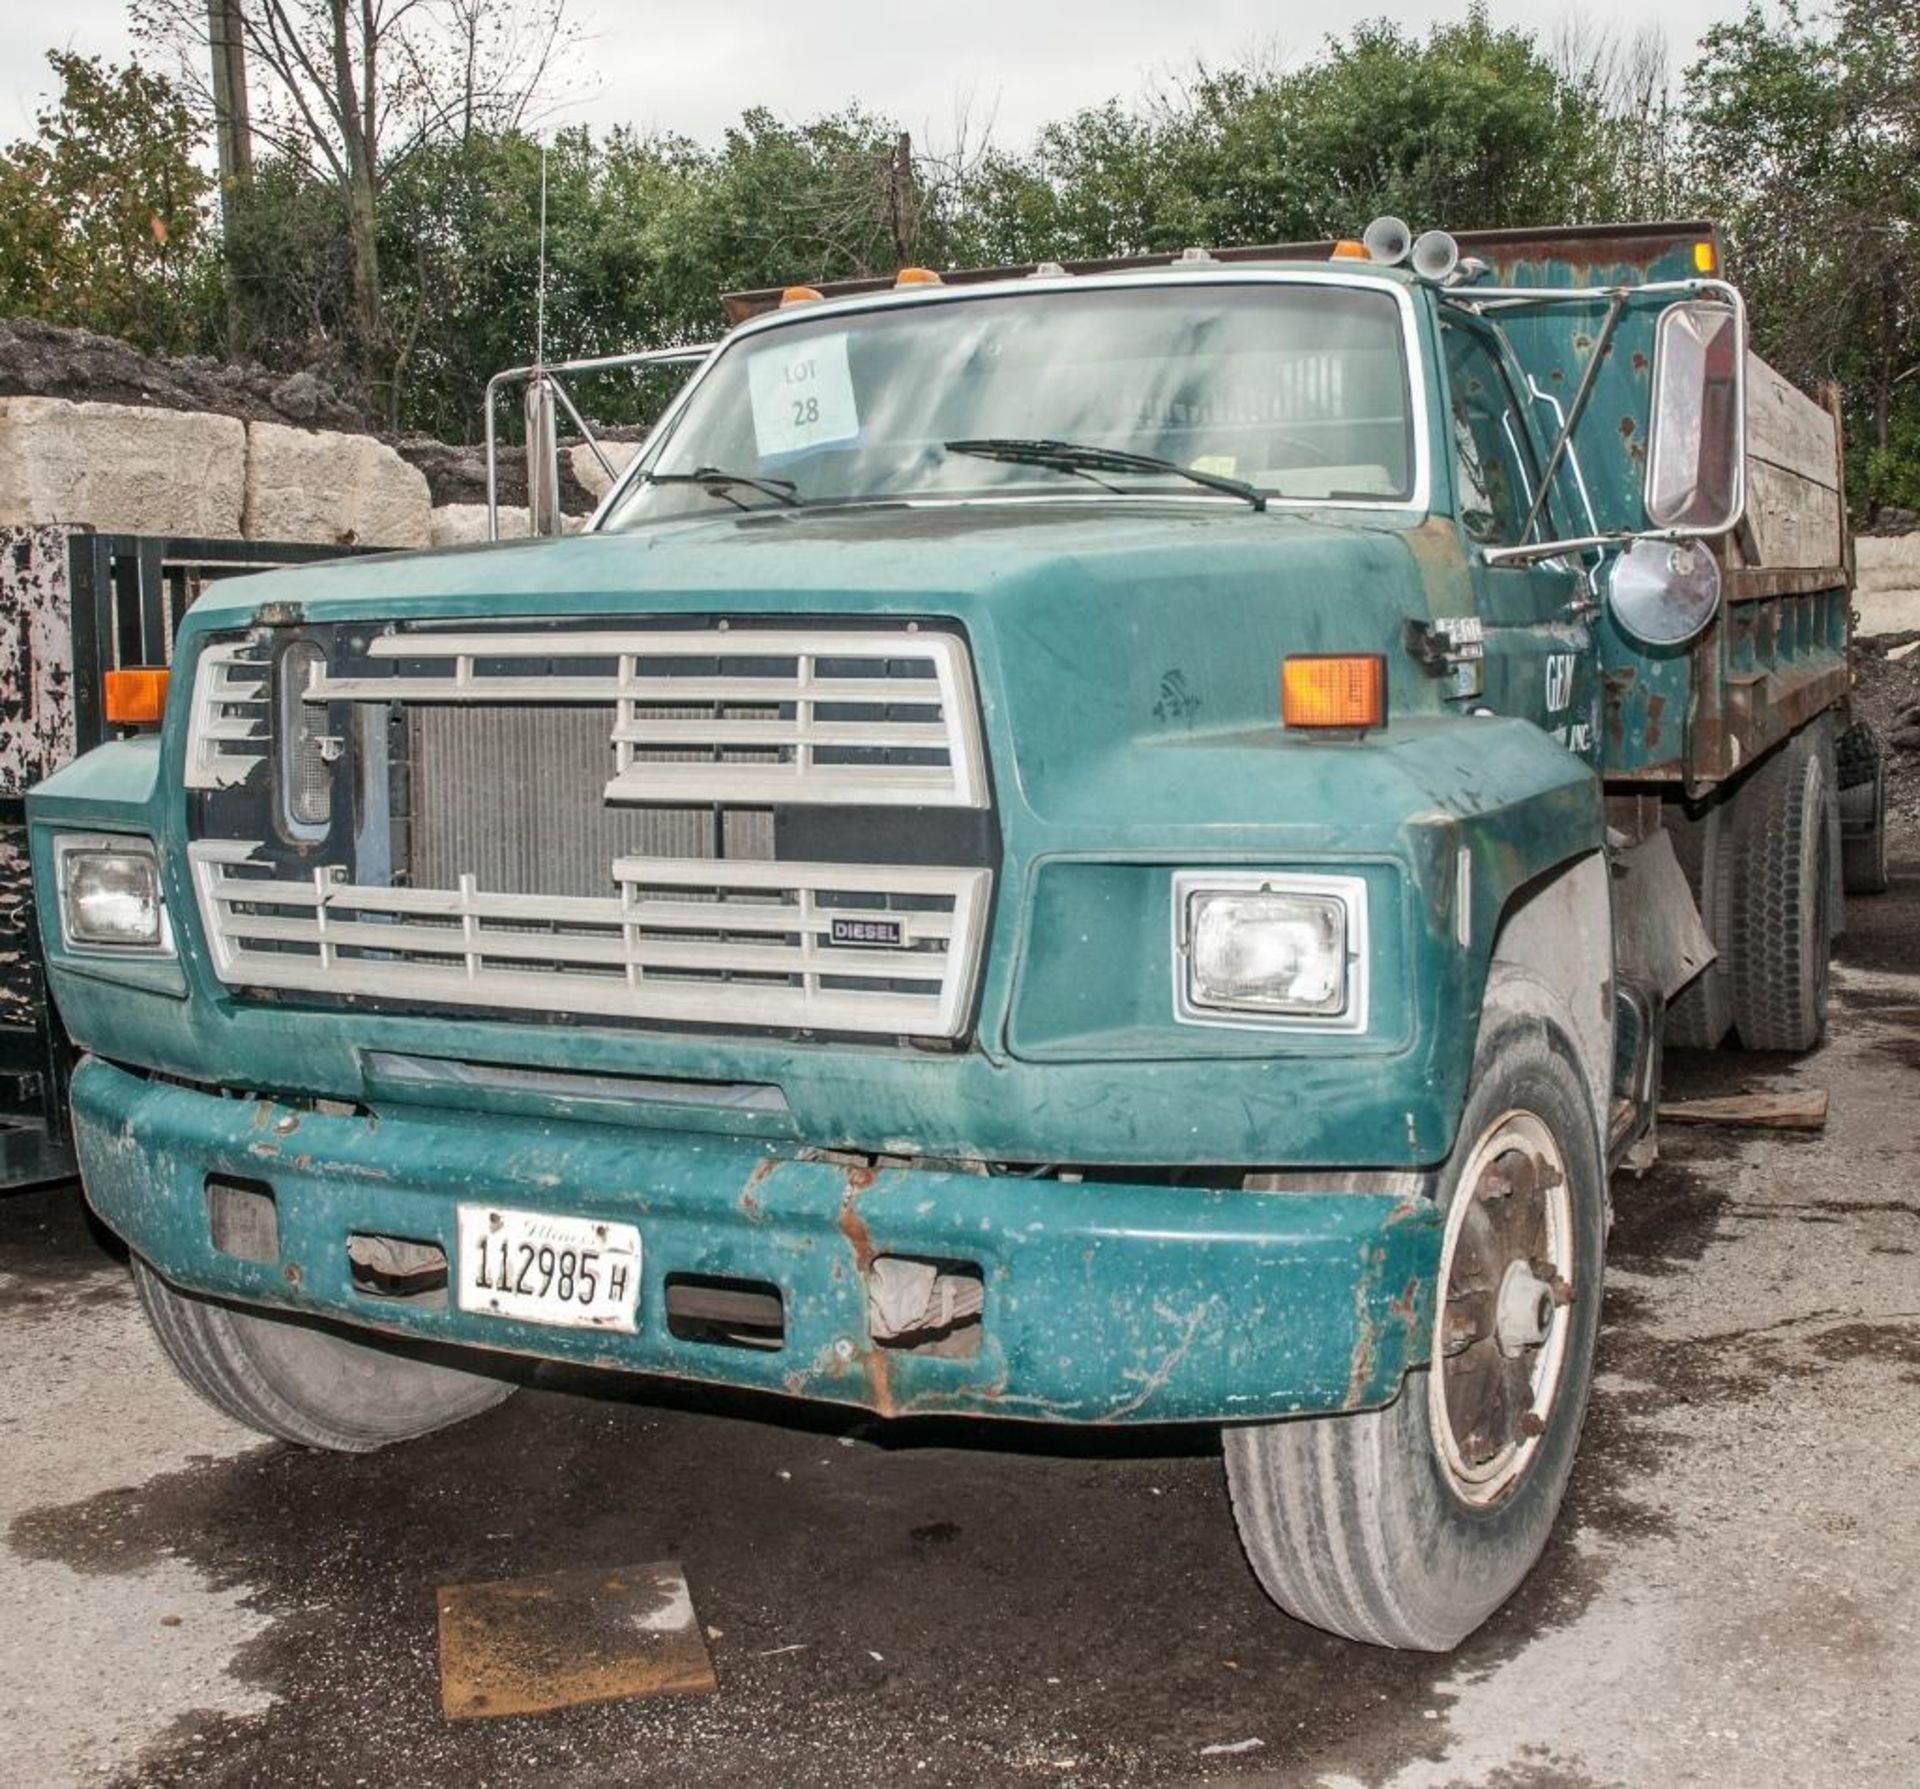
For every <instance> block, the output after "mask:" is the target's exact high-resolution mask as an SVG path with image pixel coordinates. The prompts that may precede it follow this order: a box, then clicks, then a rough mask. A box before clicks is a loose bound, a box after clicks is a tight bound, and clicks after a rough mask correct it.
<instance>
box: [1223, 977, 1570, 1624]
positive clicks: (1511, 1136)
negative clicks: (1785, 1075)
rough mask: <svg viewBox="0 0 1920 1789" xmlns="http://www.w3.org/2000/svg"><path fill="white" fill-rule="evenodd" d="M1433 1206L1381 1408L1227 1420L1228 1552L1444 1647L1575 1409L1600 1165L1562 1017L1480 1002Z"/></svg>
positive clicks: (1561, 1478) (1544, 1488)
mask: <svg viewBox="0 0 1920 1789" xmlns="http://www.w3.org/2000/svg"><path fill="white" fill-rule="evenodd" d="M1474 1073H1475V1085H1474V1091H1473V1094H1472V1096H1471V1097H1470V1099H1469V1100H1468V1102H1467V1109H1466V1112H1465V1115H1464V1117H1463V1120H1462V1125H1461V1131H1460V1140H1459V1143H1458V1145H1457V1146H1456V1148H1455V1151H1454V1155H1453V1158H1452V1160H1451V1161H1450V1162H1449V1164H1448V1167H1447V1170H1446V1173H1445V1175H1444V1177H1443V1182H1442V1186H1441V1188H1440V1193H1439V1197H1440V1200H1441V1202H1442V1203H1443V1205H1444V1207H1445V1209H1446V1214H1447V1218H1446V1229H1445V1233H1444V1241H1443V1243H1442V1252H1441V1264H1440V1280H1439V1291H1438V1296H1437V1297H1436V1299H1435V1315H1434V1331H1433V1344H1432V1364H1431V1365H1430V1366H1428V1367H1426V1368H1423V1369H1421V1370H1420V1371H1417V1372H1414V1373H1412V1374H1409V1375H1408V1378H1407V1382H1406V1385H1405V1386H1404V1387H1403V1388H1402V1391H1401V1394H1400V1396H1399V1398H1398V1399H1397V1400H1396V1401H1395V1402H1394V1403H1392V1404H1391V1405H1389V1406H1388V1407H1387V1408H1386V1409H1384V1410H1369V1411H1363V1412H1360V1413H1358V1414H1355V1415H1351V1416H1331V1417H1316V1418H1308V1419H1298V1420H1294V1421H1290V1422H1278V1423H1266V1424H1260V1425H1257V1426H1252V1427H1247V1428H1238V1429H1230V1430H1229V1431H1228V1432H1227V1436H1226V1461H1227V1484H1228V1488H1229V1490H1230V1492H1231V1494H1232V1500H1233V1511H1234V1519H1235V1521H1236V1522H1237V1524H1238V1525H1239V1529H1240V1538H1241V1541H1242V1543H1243V1544H1244V1545H1245V1547H1246V1551H1247V1557H1248V1560H1249V1561H1250V1562H1251V1564H1252V1566H1253V1570H1254V1574H1255V1576H1256V1577H1258V1578H1259V1580H1260V1582H1261V1584H1262V1586H1263V1587H1264V1588H1265V1589H1266V1591H1267V1593H1268V1595H1270V1596H1271V1597H1272V1598H1273V1600H1274V1601H1275V1602H1277V1603H1278V1604H1279V1605H1280V1606H1281V1608H1283V1609H1285V1610H1286V1611H1287V1613H1288V1614H1290V1615H1293V1616H1296V1617H1297V1618H1299V1619H1300V1620H1302V1621H1306V1622H1311V1623H1312V1624H1313V1625H1314V1626H1315V1627H1320V1628H1325V1629H1327V1630H1328V1631H1329V1632H1331V1633H1336V1634H1341V1635H1344V1636H1345V1637H1347V1638H1348V1639H1353V1640H1365V1641H1370V1642H1372V1643H1373V1644H1374V1645H1377V1646H1399V1647H1410V1648H1416V1649H1419V1650H1423V1651H1430V1652H1444V1651H1447V1650H1448V1649H1450V1648H1452V1647H1454V1646H1457V1645H1458V1644H1459V1643H1460V1642H1461V1641H1462V1640H1464V1639H1465V1638H1466V1637H1467V1635H1468V1634H1470V1633H1472V1632H1473V1630H1474V1629H1475V1628H1477V1627H1478V1626H1479V1625H1480V1624H1481V1623H1482V1622H1483V1621H1485V1620H1486V1619H1487V1617H1488V1616H1489V1615H1491V1614H1492V1613H1493V1612H1494V1610H1495V1609H1497V1608H1499V1606H1500V1605H1501V1604H1502V1603H1504V1602H1505V1601H1506V1600H1507V1598H1508V1597H1510V1596H1511V1595H1512V1594H1513V1593H1514V1591H1515V1590H1516V1589H1518V1588H1519V1586H1520V1582H1521V1580H1522V1579H1523V1578H1525V1577H1526V1575H1527V1573H1528V1572H1529V1571H1530V1570H1531V1569H1532V1567H1533V1563H1534V1561H1535V1560H1536V1559H1538V1558H1539V1556H1540V1552H1541V1549H1542V1548H1543V1547H1544V1546H1545V1545H1546V1542H1547V1535H1548V1533H1549V1531H1550V1530H1551V1529H1552V1526H1553V1521H1554V1517H1555V1516H1556V1514H1557V1513H1558V1511H1559V1508H1560V1501H1561V1498H1562V1496H1563V1495H1564V1493H1565V1491H1566V1485H1567V1477H1568V1474H1569V1472H1570V1471H1571V1470H1572V1467H1573V1457H1574V1451H1575V1449H1576V1447H1577V1446H1578V1443H1579V1437H1580V1426H1581V1423H1582V1420H1583V1419H1584V1417H1585V1414H1586V1405H1587V1392H1588V1388H1589V1385H1590V1384H1591V1381H1592V1377H1593V1352H1594V1341H1595V1337H1596V1335H1597V1334H1598V1331H1599V1325H1600V1287H1601V1267H1602V1255H1603V1251H1604V1246H1605V1208H1606V1178H1605V1170H1604V1168H1603V1165H1602V1158H1601V1152H1600V1142H1599V1137H1598V1134H1597V1132H1596V1130H1595V1127H1594V1119H1593V1113H1592V1108H1591V1105H1590V1104H1589V1100H1588V1092H1587V1088H1586V1085H1585V1083H1584V1081H1583V1079H1582V1077H1581V1074H1580V1071H1579V1068H1578V1066H1577V1062H1576V1058H1575V1056H1574V1052H1573V1048H1572V1045H1571V1044H1570V1043H1569V1042H1568V1039H1567V1034H1566V1033H1565V1031H1563V1030H1562V1029H1561V1028H1560V1027H1559V1026H1558V1025H1556V1024H1554V1023H1552V1022H1551V1021H1548V1020H1545V1019H1542V1018H1540V1017H1537V1016H1532V1015H1521V1014H1517V1013H1515V1014H1511V1015H1508V1016H1505V1017H1497V1016H1495V1017H1491V1018H1490V1028H1489V1030H1488V1032H1487V1034H1486V1036H1485V1037H1484V1038H1483V1040H1482V1043H1481V1045H1480V1049H1479V1051H1478V1054H1477V1059H1476V1062H1475V1070H1474Z"/></svg>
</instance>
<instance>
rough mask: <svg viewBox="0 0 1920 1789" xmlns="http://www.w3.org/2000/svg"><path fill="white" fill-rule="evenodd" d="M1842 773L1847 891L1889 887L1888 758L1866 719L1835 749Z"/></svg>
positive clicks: (1883, 890) (1877, 890) (1842, 858)
mask: <svg viewBox="0 0 1920 1789" xmlns="http://www.w3.org/2000/svg"><path fill="white" fill-rule="evenodd" d="M1834 756H1835V759H1836V761H1837V768H1838V771H1839V778H1840V871H1841V880H1842V882H1843V883H1844V884H1845V887H1846V891H1847V893H1848V894H1862V895H1867V894H1885V893H1886V892H1887V885H1888V876H1887V759H1886V753H1885V752H1884V751H1883V750H1882V748H1881V745H1880V738H1879V735H1878V734H1876V733H1875V732H1874V730H1873V729H1872V728H1871V727H1870V726H1868V725H1867V723H1866V722H1865V721H1857V722H1855V723H1854V725H1853V726H1851V727H1849V728H1848V729H1847V730H1846V732H1844V733H1842V734H1841V735H1840V738H1839V742H1838V743H1837V745H1836V746H1835V748H1834Z"/></svg>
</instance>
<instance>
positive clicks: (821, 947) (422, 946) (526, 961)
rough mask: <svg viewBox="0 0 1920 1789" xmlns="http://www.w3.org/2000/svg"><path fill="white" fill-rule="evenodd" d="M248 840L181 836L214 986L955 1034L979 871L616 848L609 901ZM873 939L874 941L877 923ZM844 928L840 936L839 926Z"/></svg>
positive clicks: (973, 949)
mask: <svg viewBox="0 0 1920 1789" xmlns="http://www.w3.org/2000/svg"><path fill="white" fill-rule="evenodd" d="M262 848H263V847H262V844H261V842H260V841H256V840H201V841H200V842H198V843H196V844H194V845H192V846H190V847H189V848H188V855H189V857H190V859H191V862H192V865H193V874H194V883H195V887H196V889H197V891H198V894H199V901H200V911H201V914H202V916H203V918H204V919H205V921H206V924H207V938H208V942H209V944H210V946H211V948H212V952H213V959H214V967H215V970H216V971H217V973H218V974H219V976H220V979H221V980H222V981H224V982H229V983H236V984H241V985H245V986H251V987H262V988H322V989H327V990H330V991H333V992H336V993H343V994H361V995H371V996H376V997H380V998H383V999H387V1000H395V1001H401V1002H416V1003H425V1004H438V1003H450V1004H455V1005H463V1006H464V1005H474V1004H479V1005H484V1006H492V1007H501V1008H511V1009H516V1010H521V1011H528V1010H533V1011H540V1010H552V1011H560V1012H570V1013H591V1014H600V1015H605V1016H608V1017H617V1018H636V1019H656V1020H670V1021H678V1022H683V1023H692V1024H700V1023H713V1022H716V1021H720V1022H732V1023H748V1024H754V1025H763V1026H774V1027H779V1028H783V1029H794V1030H813V1031H881V1032H892V1033H896V1034H901V1035H925V1036H930V1037H951V1036H953V1035H955V1034H956V1033H958V1032H959V1031H960V1030H961V1029H963V1028H964V1025H965V1021H966V1008H967V1002H968V1000H969V998H970V996H971V992H972V987H973V976H974V969H975V962H976V956H977V952H978V950H979V944H980V936H981V931H982V927H983V924H984V921H985V918H986V912H985V907H986V893H987V883H988V880H989V877H988V872H987V871H985V870H943V869H916V868H913V867H911V866H908V865H899V866H896V867H891V868H888V869H884V870H881V869H869V868H850V867H848V866H846V865H840V864H800V863H781V864H736V865H725V864H696V863H688V862H684V861H681V860H677V859H673V858H644V857H628V858H621V859H618V860H617V861H616V862H615V863H614V865H613V874H614V879H615V880H616V881H617V882H618V883H619V886H620V893H619V895H618V896H617V897H612V898H609V899H604V900H602V899H595V898H586V897H578V896H576V897H572V898H565V897H557V896H552V895H524V894H502V893H499V892H497V891H494V890H489V889H484V888H481V887H479V886H478V885H477V884H476V883H475V882H474V879H473V878H472V877H471V876H466V877H462V878H461V881H460V884H459V886H458V887H456V888H451V889H438V888H432V889H429V888H368V887H360V886H356V885H355V884H353V883H350V882H346V881H342V880H336V879H334V878H333V877H331V876H330V875H329V874H328V872H326V871H325V870H321V871H318V872H316V873H315V874H314V875H313V877H312V878H311V879H309V880H306V881H294V880H288V879H285V878H283V877H282V876H280V875H278V874H276V873H275V872H274V871H273V870H272V869H271V868H269V867H266V866H264V865H262V864H261V863H260V862H258V861H257V857H258V854H259V853H260V852H261V851H262ZM876 938H878V939H880V940H882V942H881V943H879V944H875V943H873V942H870V941H871V940H874V939H876ZM843 940H845V941H844V942H843Z"/></svg>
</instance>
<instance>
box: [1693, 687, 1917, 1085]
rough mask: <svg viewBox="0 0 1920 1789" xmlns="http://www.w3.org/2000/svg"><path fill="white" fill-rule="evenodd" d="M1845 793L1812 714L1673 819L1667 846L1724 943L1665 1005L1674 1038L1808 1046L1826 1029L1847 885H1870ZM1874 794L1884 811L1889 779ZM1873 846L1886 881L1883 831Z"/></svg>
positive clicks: (1717, 943) (1701, 1046) (1703, 1043)
mask: <svg viewBox="0 0 1920 1789" xmlns="http://www.w3.org/2000/svg"><path fill="white" fill-rule="evenodd" d="M1850 799H1851V800H1853V801H1854V802H1855V804H1856V805H1858V803H1859V801H1860V798H1859V797H1856V796H1854V795H1853V791H1851V790H1847V791H1841V790H1840V789H1839V788H1838V786H1837V774H1836V767H1835V753H1834V746H1833V737H1832V732H1831V728H1830V726H1829V724H1828V723H1826V722H1825V721H1819V722H1816V723H1815V724H1814V725H1813V726H1811V727H1808V728H1806V729H1805V730H1803V731H1802V732H1800V733H1797V734H1795V735H1794V737H1793V738H1791V739H1789V740H1788V741H1787V742H1786V744H1784V745H1782V746H1780V747H1779V748H1778V749H1777V750H1776V751H1774V752H1773V753H1772V754H1771V755H1770V756H1769V757H1767V758H1765V759H1763V760H1762V761H1761V763H1760V764H1759V766H1758V767H1757V768H1756V769H1754V770H1752V771H1750V772H1749V773H1748V774H1747V775H1746V776H1745V777H1744V778H1743V779H1742V780H1741V781H1740V782H1739V783H1737V784H1735V785H1734V787H1733V789H1732V790H1731V791H1730V792H1729V793H1727V794H1726V795H1725V796H1723V797H1722V798H1721V799H1720V800H1719V801H1717V802H1715V803H1714V804H1713V805H1712V806H1711V807H1709V808H1707V809H1706V810H1704V811H1703V812H1700V813H1697V814H1694V815H1687V814H1685V813H1684V812H1681V811H1679V810H1675V812H1674V813H1673V814H1672V815H1671V816H1670V817H1669V819H1668V823H1667V830H1668V833H1669V835H1670V836H1671V838H1672V840H1673V849H1674V855H1675V857H1676V858H1678V859H1679V862H1680V867H1681V869H1682V870H1684V871H1685V872H1686V877H1687V882H1688V885H1689V886H1690V887H1691V888H1692V890H1693V894H1694V899H1695V901H1696V903H1697V904H1698V906H1699V909H1700V918H1701V921H1702V923H1703V924H1704V925H1705V927H1706V930H1707V936H1708V938H1709V939H1711V940H1712V942H1713V946H1714V949H1715V950H1716V951H1717V952H1718V953H1719V954H1718V956H1717V957H1716V959H1715V960H1714V961H1713V962H1712V963H1710V964H1709V965H1708V966H1707V967H1706V968H1705V969H1704V970H1702V971H1701V973H1700V974H1699V975H1697V976H1696V977H1695V978H1694V979H1693V980H1692V981H1691V982H1689V983H1688V984H1687V986H1686V987H1685V988H1683V989H1681V991H1680V993H1679V994H1678V995H1677V996H1676V997H1675V999H1674V1001H1673V1003H1672V1005H1671V1006H1669V1007H1668V1009H1667V1019H1666V1040H1667V1042H1668V1043H1669V1044H1672V1045H1674V1046H1675V1047H1676V1048H1679V1049H1696V1050H1707V1049H1712V1048H1713V1047H1714V1046H1715V1045H1716V1044H1718V1043H1721V1042H1722V1041H1724V1040H1726V1039H1727V1038H1729V1037H1730V1036H1731V1037H1733V1038H1734V1039H1736V1040H1737V1041H1738V1042H1739V1043H1740V1045H1741V1046H1742V1047H1743V1048H1745V1049H1749V1050H1810V1049H1812V1048H1813V1047H1814V1046H1815V1045H1816V1044H1817V1043H1819V1042H1820V1040H1821V1039H1822V1038H1823V1037H1824V1036H1825V1035H1826V1029H1827V1002H1828V992H1829V982H1830V973H1829V968H1830V964H1831V962H1832V957H1833V940H1834V938H1835V937H1836V936H1837V935H1838V934H1839V932H1840V931H1841V930H1842V928H1843V924H1844V914H1845V894H1846V892H1847V891H1849V890H1857V891H1858V892H1861V893H1869V892H1872V890H1871V889H1870V888H1869V887H1868V886H1867V885H1866V884H1865V883H1864V882H1862V881H1859V880H1857V879H1856V875H1855V859H1854V857H1850V856H1847V855H1846V853H1847V852H1848V851H1849V850H1851V849H1854V847H1851V846H1849V845H1847V844H1846V843H1845V841H1844V836H1843V822H1844V818H1845V814H1846V811H1847V803H1848V801H1849V800H1850ZM1865 799H1866V802H1867V803H1868V804H1869V805H1871V804H1872V803H1873V802H1874V801H1875V799H1876V796H1875V794H1874V793H1873V792H1872V791H1869V793H1868V795H1867V796H1866V798H1865ZM1877 799H1878V803H1879V806H1880V810H1881V811H1882V812H1884V807H1885V791H1884V786H1882V787H1881V789H1880V790H1879V792H1878V796H1877ZM1867 849H1869V850H1871V849H1872V847H1871V845H1869V846H1868V847H1867ZM1879 852H1880V863H1881V876H1882V880H1881V884H1880V886H1882V887H1884V886H1885V882H1884V871H1885V841H1884V829H1882V833H1881V837H1880V844H1879Z"/></svg>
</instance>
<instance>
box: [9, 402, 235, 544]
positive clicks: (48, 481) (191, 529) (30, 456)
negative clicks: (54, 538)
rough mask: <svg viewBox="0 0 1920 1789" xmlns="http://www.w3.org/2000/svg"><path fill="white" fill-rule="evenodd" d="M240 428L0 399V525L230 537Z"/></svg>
mask: <svg viewBox="0 0 1920 1789" xmlns="http://www.w3.org/2000/svg"><path fill="white" fill-rule="evenodd" d="M246 483H247V427H246V424H245V423H242V422H238V421H236V420H235V419H234V418H232V417H230V416H211V415H205V414H201V413H198V412H194V411H186V410H157V409H149V408H144V407H139V406H135V405H131V404H75V403H69V402H67V401H65V400H64V399H61V398H0V524H8V523H11V524H18V525H37V524H43V523H54V522H62V523H85V524H87V525H89V526H91V527H94V528H97V529H100V530H102V531H105V532H112V533H125V534H175V535H195V536H203V537H206V538H209V539H227V540H231V539H233V538H234V537H236V536H237V535H238V534H239V533H240V531H241V514H242V506H243V499H244V495H245V490H246Z"/></svg>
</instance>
